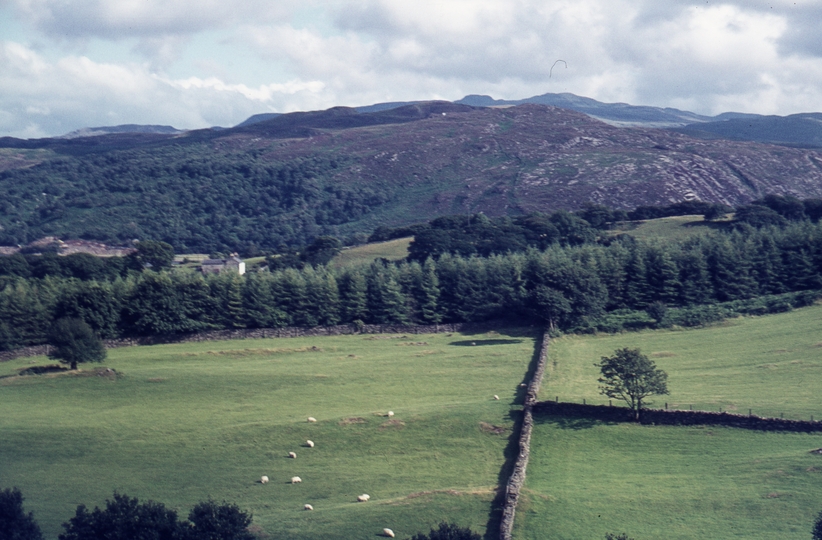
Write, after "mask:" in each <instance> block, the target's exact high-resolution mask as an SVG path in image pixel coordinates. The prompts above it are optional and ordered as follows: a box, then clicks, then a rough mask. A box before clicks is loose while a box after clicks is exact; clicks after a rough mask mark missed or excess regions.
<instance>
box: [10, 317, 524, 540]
mask: <svg viewBox="0 0 822 540" xmlns="http://www.w3.org/2000/svg"><path fill="white" fill-rule="evenodd" d="M534 335H535V333H534V332H531V331H530V330H522V331H507V332H506V331H502V330H501V331H500V333H499V334H497V333H489V334H480V335H460V334H453V335H450V334H439V335H410V336H399V335H379V336H362V335H359V336H340V337H333V338H332V337H323V338H294V339H279V340H275V339H271V340H253V341H251V340H247V341H224V342H207V343H197V344H175V345H159V346H151V347H131V348H122V349H114V350H111V351H109V358H108V359H107V360H106V362H105V365H106V366H108V367H110V368H113V369H114V370H116V372H117V374H118V376H117V377H116V378H112V377H104V376H97V375H91V373H92V372H91V371H90V369H91V368H88V369H89V370H87V371H86V372H85V374H86V376H75V375H63V374H60V375H40V376H29V377H16V376H13V375H14V374H15V373H16V372H17V370H19V369H20V368H24V367H28V366H30V365H31V363H32V362H34V363H36V364H38V365H42V364H43V363H45V362H46V360H45V359H44V358H42V357H41V358H36V359H18V360H13V361H10V362H5V363H0V376H6V377H5V378H3V379H0V432H2V433H3V439H2V444H0V479H2V480H1V481H0V487H11V486H17V487H19V488H20V489H21V490H22V492H23V495H24V496H25V497H26V502H25V507H26V509H27V510H32V511H34V514H35V518H36V519H37V520H38V522H39V523H40V524H41V526H42V527H43V529H44V532H45V533H46V536H47V538H54V537H56V535H57V533H58V532H60V531H61V530H62V529H61V528H60V524H61V523H62V522H64V521H66V520H67V519H69V518H70V517H71V516H72V515H73V513H74V509H75V507H76V506H77V505H78V504H85V505H87V506H89V507H94V506H95V505H102V504H103V503H104V501H105V499H106V498H110V497H111V495H112V493H113V492H114V491H115V490H117V491H119V492H120V493H125V494H127V495H129V496H132V497H139V498H140V499H141V500H145V499H152V500H156V501H159V502H163V503H165V504H166V505H168V506H169V507H172V508H175V509H177V510H178V511H179V512H180V514H181V517H185V516H186V515H187V513H188V510H189V509H190V508H191V507H192V506H193V505H194V504H196V503H197V502H199V501H201V500H205V499H207V498H208V497H213V498H214V499H216V500H218V501H221V500H226V501H229V502H233V503H236V504H238V505H239V506H240V507H241V508H243V509H246V510H249V511H251V512H253V514H254V524H255V526H256V527H259V528H260V529H261V530H262V531H263V532H264V533H266V534H268V535H270V537H272V538H294V539H301V538H339V539H343V538H344V539H353V538H373V537H374V536H375V535H376V534H378V533H379V532H380V531H381V530H382V528H383V527H390V528H392V529H394V530H395V531H396V532H397V534H398V537H401V538H402V537H407V536H411V535H412V534H414V533H416V532H419V531H427V530H428V528H429V527H431V526H432V525H434V524H436V523H437V522H439V521H440V520H446V519H447V520H452V521H456V522H458V523H460V524H462V525H464V526H470V527H471V528H473V529H474V530H477V531H480V532H483V531H484V530H485V527H486V525H487V523H488V521H489V517H490V515H489V514H490V511H491V505H490V502H491V501H492V499H493V497H494V488H495V487H496V485H497V484H498V483H499V482H500V479H499V475H500V470H501V468H502V466H503V463H504V451H505V449H506V447H507V445H508V443H509V437H510V436H511V433H512V428H513V420H512V416H511V409H512V407H513V408H516V407H515V406H514V405H513V403H514V400H515V396H516V393H517V391H518V384H519V383H520V382H522V381H523V379H524V378H525V376H526V372H527V370H528V366H529V363H530V362H531V360H532V356H533V351H534ZM10 375H12V376H10ZM494 394H498V395H499V396H500V397H501V398H502V399H501V400H500V401H494V400H493V399H492V396H493V395H494ZM388 410H392V411H394V412H395V416H394V417H393V418H391V419H389V418H387V417H386V416H384V415H385V413H386V412H387V411H388ZM308 416H313V417H315V418H317V420H318V422H317V423H315V424H309V423H307V422H306V418H307V417H308ZM497 428H499V429H497ZM307 439H311V440H313V441H314V442H315V443H316V447H315V448H313V449H309V448H307V447H304V446H302V445H303V444H304V442H305V440H307ZM289 451H294V452H296V453H297V459H289V458H288V457H287V454H288V452H289ZM261 475H267V476H269V477H270V478H271V482H270V483H269V484H267V485H262V484H260V483H259V478H260V476H261ZM294 475H297V476H300V477H301V478H302V479H303V482H302V483H301V484H297V485H291V484H289V483H288V480H289V479H290V478H291V477H292V476H294ZM361 493H368V494H370V495H371V500H370V501H369V502H368V503H357V502H356V497H357V495H360V494H361ZM305 503H311V504H312V505H313V506H314V508H315V510H314V511H313V512H307V511H304V510H303V509H302V508H303V505H304V504H305Z"/></svg>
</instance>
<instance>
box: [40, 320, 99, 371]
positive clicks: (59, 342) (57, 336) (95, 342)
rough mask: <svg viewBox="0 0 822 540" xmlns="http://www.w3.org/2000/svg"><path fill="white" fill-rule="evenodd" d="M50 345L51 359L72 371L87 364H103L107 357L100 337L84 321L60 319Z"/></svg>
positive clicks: (55, 326) (50, 338) (53, 331)
mask: <svg viewBox="0 0 822 540" xmlns="http://www.w3.org/2000/svg"><path fill="white" fill-rule="evenodd" d="M49 343H50V344H51V346H52V350H51V352H50V353H49V358H54V359H57V360H59V361H60V362H62V363H64V364H69V365H70V366H71V369H77V364H81V363H85V362H102V361H103V359H105V357H106V348H105V347H104V346H103V342H102V341H101V340H100V337H99V336H98V335H97V334H95V333H94V331H93V330H92V329H91V327H90V326H89V325H88V324H87V323H86V322H85V321H84V320H82V319H58V320H57V321H56V322H55V323H54V328H52V331H51V335H50V337H49Z"/></svg>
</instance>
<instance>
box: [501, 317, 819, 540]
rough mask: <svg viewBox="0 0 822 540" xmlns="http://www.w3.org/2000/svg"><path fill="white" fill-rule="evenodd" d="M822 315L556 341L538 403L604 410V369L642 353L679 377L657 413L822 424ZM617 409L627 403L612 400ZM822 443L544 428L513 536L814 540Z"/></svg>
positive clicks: (696, 431)
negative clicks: (627, 350)
mask: <svg viewBox="0 0 822 540" xmlns="http://www.w3.org/2000/svg"><path fill="white" fill-rule="evenodd" d="M820 321H822V306H814V307H810V308H805V309H800V310H796V311H793V312H790V313H783V314H779V315H769V316H766V317H752V318H751V317H746V318H740V319H734V320H730V321H726V322H725V323H723V324H721V325H718V326H713V327H708V328H702V329H694V330H679V331H644V332H635V333H624V334H618V335H601V336H587V337H583V336H568V337H563V338H560V339H556V340H553V341H552V343H551V351H550V360H549V367H548V372H547V373H546V377H545V380H544V381H543V386H542V393H541V396H540V397H541V399H543V400H554V399H556V398H557V397H558V398H559V400H560V401H567V402H575V403H582V402H583V400H585V401H586V402H587V403H595V404H603V403H605V404H607V403H608V400H607V398H605V397H604V396H601V395H599V392H598V384H597V380H596V379H597V376H598V375H599V373H598V370H597V368H596V367H595V366H594V364H595V362H597V360H599V358H600V356H605V355H611V354H613V352H614V350H615V349H618V348H622V347H639V348H640V349H641V350H642V352H643V353H645V354H646V355H648V356H649V357H651V358H652V359H653V360H654V361H655V362H656V364H657V366H658V367H660V368H661V369H663V370H665V371H666V372H667V373H668V375H669V378H668V388H669V390H670V392H671V393H670V395H667V396H656V397H654V398H653V402H654V403H653V405H652V406H653V407H660V408H662V407H665V406H666V404H667V406H668V407H669V408H676V409H684V410H688V409H690V408H691V407H693V409H694V410H698V409H699V410H711V411H718V410H720V409H721V410H723V411H730V412H735V413H739V414H748V412H749V410H750V411H751V412H752V413H753V414H755V415H760V416H775V417H779V416H782V415H784V417H785V418H793V419H802V420H809V419H810V418H811V416H813V418H814V419H815V420H821V419H822V404H820V403H819V400H818V396H819V395H820V391H822V379H821V378H820V376H819V375H820V373H822V341H820V339H822V338H820V333H819V330H820ZM613 405H614V406H623V405H624V404H621V403H617V402H616V401H614V403H613ZM820 447H822V435H819V434H799V433H781V432H761V431H748V430H744V429H735V428H724V427H716V426H691V427H673V426H658V425H657V426H653V425H636V424H613V423H608V422H602V421H598V420H592V419H587V418H562V417H558V416H552V415H548V414H544V415H541V416H538V417H537V418H536V423H535V427H534V433H533V437H532V443H531V461H530V463H529V468H528V478H527V481H526V489H525V490H524V492H523V496H522V497H521V498H520V508H519V509H518V514H517V517H518V520H517V523H516V528H515V534H514V538H517V539H520V540H524V539H537V538H549V537H550V538H555V539H569V540H570V539H574V540H576V539H579V538H604V537H605V534H606V533H608V532H610V533H614V534H619V533H623V532H624V533H627V534H628V536H629V537H631V538H636V539H637V540H643V539H651V538H665V539H666V540H677V539H682V540H685V539H692V538H746V539H761V540H766V539H773V538H784V539H794V538H795V539H805V538H809V537H810V532H811V528H812V526H813V521H814V519H815V518H816V516H817V515H818V513H819V512H820V511H822V455H820V453H819V452H816V450H817V449H819V448H820Z"/></svg>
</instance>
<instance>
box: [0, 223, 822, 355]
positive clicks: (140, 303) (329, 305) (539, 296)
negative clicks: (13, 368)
mask: <svg viewBox="0 0 822 540" xmlns="http://www.w3.org/2000/svg"><path fill="white" fill-rule="evenodd" d="M819 288H822V225H820V224H812V223H809V222H801V223H795V224H791V225H788V226H785V227H771V228H763V229H758V230H757V229H751V228H749V229H745V230H740V231H735V232H733V233H713V234H709V235H703V236H698V237H694V238H691V239H688V240H683V241H678V242H672V241H666V242H643V241H637V240H634V239H632V238H630V237H624V236H623V237H620V238H618V239H615V240H613V241H611V242H610V243H609V244H608V245H603V244H585V245H581V246H570V247H561V246H559V245H554V246H552V247H549V248H548V249H546V250H544V251H539V250H535V249H532V250H530V251H526V252H523V253H515V254H509V255H495V256H491V257H486V258H482V257H460V256H454V255H448V254H445V255H442V256H440V257H439V258H438V259H436V260H434V259H433V258H429V259H427V260H426V261H425V262H423V263H419V262H414V261H412V262H408V261H403V262H400V263H386V262H385V261H377V262H374V263H372V264H371V265H365V266H361V267H355V268H344V269H332V268H329V267H324V266H317V267H310V266H309V267H306V268H304V269H301V270H298V269H294V268H288V269H284V270H279V271H274V272H261V273H253V274H247V275H245V276H239V275H236V274H234V275H231V274H223V275H219V276H202V275H199V274H196V273H192V272H186V271H164V272H154V271H150V270H146V271H144V272H142V273H141V274H136V275H130V276H128V277H125V278H123V277H117V278H116V279H113V280H108V281H105V280H99V281H98V280H88V281H81V280H77V279H66V278H55V277H46V278H44V279H35V278H31V279H22V278H6V281H5V286H4V287H3V289H2V290H0V348H2V349H10V348H15V347H19V346H23V345H32V344H39V343H44V342H45V341H46V339H47V335H48V332H49V329H50V328H51V326H52V324H53V322H54V321H55V320H56V319H59V318H62V317H79V318H82V319H83V320H85V321H86V322H87V323H88V324H89V325H90V326H91V327H92V328H93V329H94V330H95V331H97V332H98V333H99V335H100V336H101V337H103V338H115V337H120V336H129V335H155V334H177V333H186V332H195V331H201V330H208V329H219V328H270V327H284V326H317V325H334V324H341V323H355V322H357V321H362V322H364V323H376V324H387V323H423V324H434V323H440V322H479V321H487V320H492V319H499V318H509V319H511V318H516V319H520V320H523V321H529V322H530V321H537V322H549V323H550V324H551V325H553V326H554V327H556V328H560V329H570V328H577V327H580V326H582V327H584V326H586V325H589V326H590V325H592V324H594V323H595V321H596V320H597V318H599V317H601V316H603V314H605V313H606V312H612V311H614V310H620V309H634V310H642V309H645V308H647V307H648V306H649V305H651V304H654V303H656V304H659V303H662V304H664V305H666V306H671V307H673V306H692V305H698V304H712V303H717V302H728V301H734V300H741V299H746V298H752V297H755V296H759V295H770V294H780V293H785V292H793V291H804V290H814V289H819Z"/></svg>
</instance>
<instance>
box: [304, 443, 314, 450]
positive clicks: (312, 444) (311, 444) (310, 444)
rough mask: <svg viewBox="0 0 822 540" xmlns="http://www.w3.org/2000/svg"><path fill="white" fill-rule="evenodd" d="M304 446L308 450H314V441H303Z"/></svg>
mask: <svg viewBox="0 0 822 540" xmlns="http://www.w3.org/2000/svg"><path fill="white" fill-rule="evenodd" d="M305 445H306V446H307V447H309V448H314V441H305Z"/></svg>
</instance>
